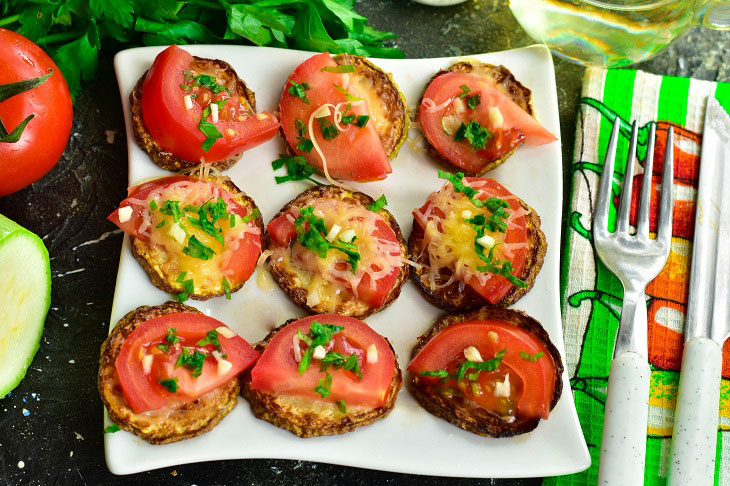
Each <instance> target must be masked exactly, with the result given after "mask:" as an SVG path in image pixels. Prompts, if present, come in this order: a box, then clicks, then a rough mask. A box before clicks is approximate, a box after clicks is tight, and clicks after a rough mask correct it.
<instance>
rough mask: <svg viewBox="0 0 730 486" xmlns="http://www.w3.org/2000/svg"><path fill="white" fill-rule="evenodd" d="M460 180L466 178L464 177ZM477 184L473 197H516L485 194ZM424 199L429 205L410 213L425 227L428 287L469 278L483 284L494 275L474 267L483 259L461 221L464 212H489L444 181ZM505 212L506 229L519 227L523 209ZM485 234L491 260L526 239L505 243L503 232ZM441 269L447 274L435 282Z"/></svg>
mask: <svg viewBox="0 0 730 486" xmlns="http://www.w3.org/2000/svg"><path fill="white" fill-rule="evenodd" d="M464 183H467V181H466V180H464ZM467 184H468V183H467ZM477 184H478V183H476V184H475V185H473V186H472V187H474V188H475V189H478V190H479V192H478V193H477V194H476V196H475V198H478V199H483V195H486V197H487V198H488V197H499V198H500V199H503V200H505V201H508V202H509V201H513V200H517V197H516V196H508V197H501V196H497V195H493V194H489V192H488V191H487V190H485V189H486V188H484V187H483V186H481V185H477ZM469 185H470V186H471V184H469ZM428 201H429V202H430V204H429V205H428V207H427V208H426V210H425V213H421V211H420V210H417V211H416V212H415V213H414V216H415V217H416V219H417V220H418V221H419V222H420V223H421V225H422V226H425V230H424V240H423V242H424V244H423V251H428V257H429V263H430V267H429V269H428V273H427V274H426V278H427V279H428V282H429V286H430V287H431V288H432V289H439V288H443V287H447V286H448V285H451V284H452V283H453V282H454V281H455V280H458V281H460V282H467V281H468V280H469V279H470V278H475V279H476V280H478V282H479V283H480V284H481V285H484V284H486V282H487V281H488V280H490V279H491V278H492V277H494V275H493V274H491V273H484V272H479V271H477V267H480V266H483V265H484V262H483V261H482V260H481V259H480V258H479V256H478V255H477V253H476V251H475V250H474V238H475V237H476V232H475V231H474V229H473V228H472V226H471V225H470V224H469V223H466V222H465V221H464V219H465V218H464V215H465V214H469V215H470V217H474V216H476V215H478V214H482V215H484V217H485V218H486V219H489V217H490V216H491V215H492V213H491V211H489V210H488V209H487V208H484V207H483V208H477V207H476V206H474V204H472V202H471V201H470V200H469V199H468V198H467V197H466V196H465V195H464V194H462V193H457V192H455V191H454V186H452V185H451V184H446V185H444V187H443V188H442V189H441V190H440V191H438V192H435V193H433V194H431V195H430V196H429V198H428ZM436 208H438V209H439V210H440V212H441V213H443V217H442V216H441V213H440V212H438V211H435V209H436ZM507 212H508V213H509V218H508V219H507V226H508V228H515V227H518V226H520V225H518V223H516V222H515V220H516V219H517V218H520V217H522V216H524V215H525V213H526V212H525V210H524V208H522V207H520V208H519V209H517V210H513V209H508V210H507ZM485 235H488V236H490V237H491V238H492V239H493V240H494V243H495V246H494V260H495V261H498V260H504V259H505V258H507V259H509V258H511V257H512V252H513V251H514V250H516V249H521V248H525V247H526V246H527V243H526V242H525V243H508V244H505V243H504V237H505V234H504V233H500V232H489V231H487V232H486V233H485ZM489 250H490V248H484V254H485V255H487V254H489ZM442 269H448V270H449V272H450V273H451V276H450V278H449V279H448V280H447V281H446V282H444V283H441V284H439V283H437V281H438V280H440V276H441V270H442Z"/></svg>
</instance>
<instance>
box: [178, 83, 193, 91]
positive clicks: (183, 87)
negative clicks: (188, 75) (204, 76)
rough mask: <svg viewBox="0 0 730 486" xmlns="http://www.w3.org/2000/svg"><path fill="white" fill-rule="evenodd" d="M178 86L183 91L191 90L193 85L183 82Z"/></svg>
mask: <svg viewBox="0 0 730 486" xmlns="http://www.w3.org/2000/svg"><path fill="white" fill-rule="evenodd" d="M180 88H182V89H183V90H184V91H192V90H193V87H192V86H190V85H189V84H184V83H183V84H181V85H180Z"/></svg>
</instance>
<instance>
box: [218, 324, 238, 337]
mask: <svg viewBox="0 0 730 486" xmlns="http://www.w3.org/2000/svg"><path fill="white" fill-rule="evenodd" d="M215 331H216V332H217V333H218V334H220V335H221V336H223V337H224V338H227V339H231V338H232V337H233V336H235V335H236V333H235V332H233V331H232V330H231V328H230V327H226V326H221V327H216V328H215Z"/></svg>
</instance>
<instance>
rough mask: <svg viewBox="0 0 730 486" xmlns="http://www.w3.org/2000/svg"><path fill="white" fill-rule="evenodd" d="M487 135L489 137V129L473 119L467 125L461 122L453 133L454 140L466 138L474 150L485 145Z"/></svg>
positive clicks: (458, 140)
mask: <svg viewBox="0 0 730 486" xmlns="http://www.w3.org/2000/svg"><path fill="white" fill-rule="evenodd" d="M489 137H491V134H490V133H489V131H488V130H487V129H486V128H484V127H483V126H481V125H480V124H479V123H478V122H475V121H473V122H470V123H469V125H465V124H464V123H463V122H462V124H461V125H459V129H458V130H456V133H455V134H454V141H456V142H461V141H463V140H466V141H467V142H469V145H471V148H472V150H475V151H476V150H481V149H483V148H484V147H486V146H487V139H488V138H489Z"/></svg>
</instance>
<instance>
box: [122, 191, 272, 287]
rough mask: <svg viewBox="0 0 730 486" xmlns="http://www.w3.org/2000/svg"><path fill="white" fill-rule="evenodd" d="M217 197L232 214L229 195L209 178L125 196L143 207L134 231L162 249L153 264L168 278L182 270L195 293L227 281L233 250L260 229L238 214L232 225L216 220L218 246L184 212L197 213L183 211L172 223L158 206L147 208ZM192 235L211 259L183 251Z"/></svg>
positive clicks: (229, 275) (201, 202)
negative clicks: (152, 204)
mask: <svg viewBox="0 0 730 486" xmlns="http://www.w3.org/2000/svg"><path fill="white" fill-rule="evenodd" d="M219 197H220V198H222V199H223V200H224V201H225V202H226V204H227V205H228V211H229V214H232V213H231V212H230V206H231V204H235V203H234V201H233V199H232V198H231V195H230V194H229V193H228V192H227V191H226V190H225V189H223V188H222V187H221V186H220V185H218V184H216V183H213V182H210V181H203V180H198V181H194V180H183V181H178V182H175V183H172V184H170V185H169V186H167V187H162V188H159V189H156V190H152V191H150V193H149V195H148V196H147V197H146V198H145V199H129V202H131V203H132V204H133V205H140V206H142V207H143V208H145V209H144V210H143V211H142V213H143V217H144V219H143V222H142V224H141V225H140V227H139V230H138V231H139V232H140V233H141V234H144V235H145V236H147V237H148V238H149V241H150V244H151V245H152V246H153V247H155V248H158V249H161V250H163V252H164V260H163V261H155V262H154V263H157V264H159V266H160V268H161V270H162V272H163V273H164V274H165V275H167V276H169V277H172V279H173V280H174V279H175V278H176V277H177V276H178V275H179V274H180V273H182V272H186V274H185V280H187V279H193V283H194V288H195V291H196V292H199V291H200V289H204V288H220V287H221V285H222V281H223V277H226V278H227V279H228V280H229V281H231V279H232V276H233V273H234V271H233V270H232V269H228V268H226V267H227V266H228V263H229V261H230V259H231V257H232V255H233V253H234V252H235V251H236V250H237V249H238V246H239V245H240V244H241V241H242V240H243V238H244V236H245V235H246V234H248V233H251V234H254V235H258V234H260V233H261V231H260V230H259V228H258V227H257V226H256V225H255V224H254V222H253V221H250V222H248V223H246V224H243V223H242V222H241V219H240V217H238V216H237V218H238V219H237V224H236V225H235V226H234V227H233V228H231V226H230V222H229V220H228V219H223V220H220V221H218V222H216V227H220V228H221V230H222V231H223V237H224V242H225V243H224V245H221V243H220V242H219V241H218V240H216V238H215V237H213V236H211V235H209V234H208V233H206V232H204V231H202V230H201V229H200V228H198V227H196V226H193V225H192V224H191V223H190V222H189V221H188V219H187V216H188V215H189V216H191V217H193V218H195V219H197V218H198V215H197V213H184V214H183V217H181V218H180V221H179V222H178V223H175V221H174V219H173V217H172V216H168V215H164V214H162V212H161V211H160V210H159V209H157V210H154V211H150V210H149V207H150V202H151V201H155V203H156V204H157V206H158V207H162V205H163V204H164V202H165V201H179V207H180V209H181V210H182V209H183V208H184V207H185V206H187V205H192V206H200V205H202V204H204V203H205V202H206V201H217V200H218V198H219ZM163 221H165V224H164V225H163V226H162V227H160V228H157V225H159V224H162V222H163ZM177 227H179V228H180V229H182V230H183V233H184V239H182V241H181V240H180V234H179V230H178V228H177ZM171 228H174V229H173V231H170V229H171ZM193 235H194V236H195V237H196V238H197V239H198V240H199V241H200V242H201V243H203V244H205V245H206V246H208V247H209V248H210V249H212V250H213V251H214V252H215V253H216V254H215V255H214V256H213V257H212V258H211V259H209V260H201V259H199V258H193V257H192V256H189V255H186V254H184V253H183V248H184V247H185V246H186V245H187V243H188V241H189V239H190V237H191V236H193Z"/></svg>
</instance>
